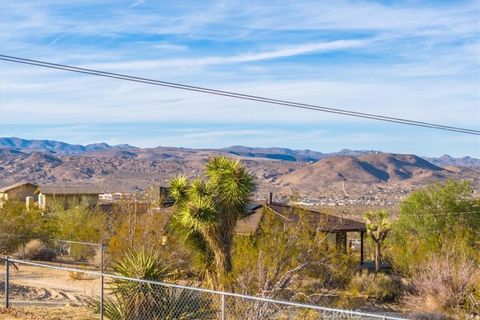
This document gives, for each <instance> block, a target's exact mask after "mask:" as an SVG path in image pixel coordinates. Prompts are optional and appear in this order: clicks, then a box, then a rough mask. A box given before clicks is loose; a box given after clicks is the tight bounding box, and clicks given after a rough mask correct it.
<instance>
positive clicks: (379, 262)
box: [375, 242, 382, 272]
mask: <svg viewBox="0 0 480 320" xmlns="http://www.w3.org/2000/svg"><path fill="white" fill-rule="evenodd" d="M380 247H381V244H380V243H379V242H376V243H375V272H379V271H380V269H381V266H382V253H381V250H380Z"/></svg>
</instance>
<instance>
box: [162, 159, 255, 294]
mask: <svg viewBox="0 0 480 320" xmlns="http://www.w3.org/2000/svg"><path fill="white" fill-rule="evenodd" d="M205 171H206V176H207V180H202V179H194V180H192V181H188V180H187V179H186V178H185V176H180V177H177V178H174V179H172V181H171V182H170V193H171V196H172V197H173V198H174V199H175V204H176V211H175V215H174V219H173V220H172V225H173V226H174V227H175V228H176V229H177V230H178V229H180V231H181V232H182V234H184V236H185V239H186V240H187V241H188V242H190V243H193V244H194V246H195V247H196V248H198V249H200V251H201V254H202V256H204V257H207V258H208V257H211V259H212V260H213V261H209V262H208V261H207V264H208V266H210V267H211V268H212V269H214V270H215V279H213V280H215V281H214V282H213V285H214V286H216V287H220V288H222V289H223V288H224V286H223V284H224V282H225V279H226V277H227V276H228V275H229V273H230V272H231V271H232V257H231V250H232V244H233V236H234V229H235V225H236V224H237V221H238V219H240V218H241V217H243V216H244V215H245V214H246V211H247V205H248V203H249V201H250V196H251V194H252V192H253V190H254V188H255V183H254V178H253V176H252V175H250V174H249V173H248V171H247V170H246V168H245V167H244V166H243V165H241V164H240V162H239V161H238V160H234V159H230V158H227V157H223V156H214V157H211V158H210V159H209V160H208V162H207V164H206V170H205Z"/></svg>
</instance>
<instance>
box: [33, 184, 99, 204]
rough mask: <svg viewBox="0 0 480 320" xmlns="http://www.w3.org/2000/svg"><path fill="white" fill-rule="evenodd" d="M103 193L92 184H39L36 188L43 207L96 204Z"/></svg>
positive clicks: (39, 201) (39, 202)
mask: <svg viewBox="0 0 480 320" xmlns="http://www.w3.org/2000/svg"><path fill="white" fill-rule="evenodd" d="M102 193H103V191H100V190H98V189H97V188H95V187H92V186H39V187H37V188H36V190H35V194H36V195H37V196H38V206H39V208H41V209H46V208H47V207H52V206H55V205H61V206H62V207H64V208H69V207H72V206H75V205H87V206H96V205H97V204H98V202H99V195H100V194H102Z"/></svg>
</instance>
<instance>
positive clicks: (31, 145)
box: [0, 137, 480, 167]
mask: <svg viewBox="0 0 480 320" xmlns="http://www.w3.org/2000/svg"><path fill="white" fill-rule="evenodd" d="M0 148H2V149H5V148H8V149H14V150H19V151H23V152H33V151H40V152H52V153H58V154H62V155H80V154H87V155H88V154H93V155H105V156H107V155H110V156H124V157H137V156H138V155H139V154H142V155H143V156H144V157H145V154H150V155H153V154H156V156H153V158H157V157H160V158H163V157H168V156H169V155H168V151H175V150H180V151H184V152H188V151H192V150H193V151H195V150H198V151H212V152H227V153H229V154H232V155H236V156H242V157H247V158H266V159H275V160H284V161H299V162H315V161H318V160H321V159H324V158H328V157H335V156H361V155H366V154H376V153H382V152H381V151H374V150H349V149H343V150H340V151H338V152H332V153H322V152H318V151H312V150H292V149H288V148H278V147H270V148H259V147H245V146H231V147H227V148H221V149H188V148H169V147H156V148H139V147H134V146H131V145H128V144H119V145H113V146H112V145H109V144H107V143H93V144H87V145H80V144H69V143H66V142H61V141H55V140H28V139H21V138H15V137H3V138H0ZM163 151H165V152H163ZM162 153H164V154H163V155H162ZM147 157H148V156H147ZM423 158H424V159H426V160H428V161H430V162H431V163H433V164H435V165H437V166H462V167H480V159H476V158H472V157H469V156H465V157H461V158H454V157H452V156H450V155H448V154H445V155H443V156H441V157H423Z"/></svg>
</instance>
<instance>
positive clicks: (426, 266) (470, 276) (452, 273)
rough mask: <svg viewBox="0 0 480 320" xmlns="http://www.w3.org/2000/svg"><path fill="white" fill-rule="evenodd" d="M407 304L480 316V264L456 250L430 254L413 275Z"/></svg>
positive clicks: (436, 310) (412, 307) (414, 306)
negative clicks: (411, 290)
mask: <svg viewBox="0 0 480 320" xmlns="http://www.w3.org/2000/svg"><path fill="white" fill-rule="evenodd" d="M411 281H412V286H413V292H412V293H410V294H407V295H406V296H405V299H404V300H405V304H406V306H407V307H408V308H410V309H411V310H414V311H422V312H431V313H440V314H446V315H480V266H479V265H478V264H477V263H476V262H475V261H474V260H471V259H469V258H468V257H467V256H465V255H464V254H459V253H457V252H455V250H454V249H449V250H444V251H443V252H441V253H436V254H433V255H431V256H430V258H429V259H428V260H426V261H425V262H424V263H422V264H421V265H419V266H417V267H416V268H415V270H414V272H413V276H412V280H411Z"/></svg>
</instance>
